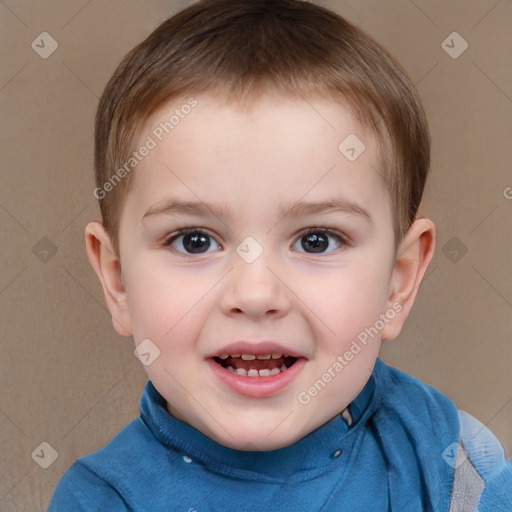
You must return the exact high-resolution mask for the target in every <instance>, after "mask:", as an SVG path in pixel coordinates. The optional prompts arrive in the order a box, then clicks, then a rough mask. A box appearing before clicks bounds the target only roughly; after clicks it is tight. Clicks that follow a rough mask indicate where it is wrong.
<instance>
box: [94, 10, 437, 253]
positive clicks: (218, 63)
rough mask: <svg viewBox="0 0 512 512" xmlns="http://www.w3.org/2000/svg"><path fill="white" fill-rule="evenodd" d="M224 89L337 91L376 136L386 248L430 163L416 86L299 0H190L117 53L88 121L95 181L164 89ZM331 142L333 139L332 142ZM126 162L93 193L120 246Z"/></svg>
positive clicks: (339, 23) (117, 161)
mask: <svg viewBox="0 0 512 512" xmlns="http://www.w3.org/2000/svg"><path fill="white" fill-rule="evenodd" d="M203 91H208V92H212V93H215V94H218V95H219V97H223V98H225V99H226V100H229V101H232V100H234V99H236V100H239V101H240V104H242V103H243V102H244V100H247V99H250V98H255V97H256V96H257V95H258V94H261V93H265V92H266V91H272V92H282V93H285V94H289V95H295V96H298V97H304V98H305V97H312V96H313V95H315V94H316V95H318V94H320V95H323V96H325V97H329V98H334V99H336V98H338V99H339V100H341V101H343V102H344V103H345V104H346V105H348V107H349V108H350V110H351V111H352V113H353V114H354V115H355V117H356V119H357V120H358V121H359V122H360V123H361V125H362V126H364V127H366V128H367V129H369V130H372V132H373V133H375V134H376V135H377V140H378V141H379V142H380V146H381V162H382V174H381V175H382V178H383V179H384V181H385V183H386V186H387V189H388V191H389V194H390V196H391V201H392V204H393V213H394V233H395V248H396V247H397V245H398V243H399V242H400V241H401V239H402V238H403V236H404V235H405V234H406V233H407V231H408V229H409V227H410V225H411V223H412V222H413V220H414V218H415V216H416V213H417V210H418V207H419V204H420V201H421V198H422V195H423V189H424V186H425V181H426V178H427V174H428V170H429V165H430V134H429V131H428V126H427V122H426V118H425V113H424V110H423V107H422V106H421V103H420V101H419V99H418V96H417V94H416V92H415V89H414V85H413V84H412V83H411V81H410V80H409V79H408V78H407V76H406V74H405V73H404V71H403V70H402V68H401V67H400V65H399V64H398V63H397V62H396V61H395V60H394V59H393V57H391V56H390V55H389V54H388V53H387V52H386V50H384V49H383V48H382V47H381V46H380V45H379V44H378V43H376V42H375V41H374V40H373V39H372V38H371V37H370V36H368V35H367V34H365V33H364V32H363V31H361V30H360V29H359V28H357V27H356V26H354V25H352V24H351V23H349V22H348V21H346V20H345V19H343V18H342V17H341V16H339V15H338V14H336V13H334V12H332V11H331V10H329V9H327V8H324V7H322V6H320V5H317V4H314V3H312V2H306V1H302V0H200V1H198V2H196V3H194V4H192V5H190V6H189V7H187V8H185V9H183V10H181V11H180V12H178V13H177V14H175V15H174V16H172V17H170V18H169V19H167V20H166V21H164V22H163V23H162V24H161V25H160V26H159V27H158V28H157V29H156V30H154V31H153V32H152V33H151V34H150V35H149V36H148V37H147V38H146V39H145V40H144V41H143V42H142V43H140V44H139V45H137V46H136V47H135V48H134V49H133V50H132V51H130V52H129V53H128V54H127V55H126V56H125V57H124V59H123V60H122V62H121V63H120V65H119V66H118V68H117V70H116V71H115V72H114V74H113V76H112V78H111V79H110V81H109V83H108V84H107V86H106V88H105V90H104V92H103V94H102V96H101V99H100V102H99V106H98V110H97V114H96V126H95V177H96V186H97V187H98V188H97V189H96V190H102V187H103V186H104V184H106V183H107V182H108V181H109V180H111V182H112V179H113V177H115V176H114V174H115V173H116V170H118V169H120V168H121V167H122V166H123V164H125V163H126V161H127V160H128V159H129V158H130V152H131V151H133V150H134V144H135V142H136V140H137V138H138V137H139V135H140V133H141V131H142V129H143V127H144V124H145V122H146V121H147V119H148V118H149V116H151V114H153V113H154V112H155V111H157V110H158V109H159V108H160V107H162V106H163V104H164V103H165V102H167V101H169V100H171V99H173V98H179V97H186V96H187V95H189V96H190V95H192V94H199V93H201V92H203ZM340 142H341V141H340ZM132 175H133V173H123V179H119V175H118V176H117V178H118V183H113V185H114V186H110V187H108V188H109V189H110V191H109V192H108V194H105V193H104V192H103V193H102V194H101V195H100V196H99V195H97V194H96V193H95V196H96V197H97V198H98V199H99V202H100V209H101V214H102V219H103V224H104V226H105V229H106V230H107V232H108V233H109V235H110V237H111V240H112V245H113V247H114V250H115V252H116V256H118V257H119V256H120V254H119V221H120V215H121V210H122V206H123V202H124V198H125V196H126V193H127V192H128V190H129V188H130V183H131V181H132V178H133V176H132Z"/></svg>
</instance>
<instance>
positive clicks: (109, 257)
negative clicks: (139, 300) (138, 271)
mask: <svg viewBox="0 0 512 512" xmlns="http://www.w3.org/2000/svg"><path fill="white" fill-rule="evenodd" d="M85 246H86V249H87V255H88V257H89V261H90V263H91V265H92V267H93V268H94V270H95V272H96V274H97V275H98V277H99V278H100V281H101V286H102V287H103V292H104V293H105V300H106V301H107V306H108V309H109V310H110V314H111V315H112V323H113V325H114V329H115V330H116V331H117V332H118V333H119V334H120V335H121V336H132V335H133V329H132V325H131V320H130V314H129V310H128V302H127V295H126V290H125V287H124V283H123V277H122V275H121V265H120V263H119V260H118V258H117V256H116V255H115V254H114V251H113V249H112V243H111V241H110V236H109V235H108V233H107V232H106V230H105V228H104V227H103V224H101V223H100V222H90V223H89V224H87V226H86V228H85Z"/></svg>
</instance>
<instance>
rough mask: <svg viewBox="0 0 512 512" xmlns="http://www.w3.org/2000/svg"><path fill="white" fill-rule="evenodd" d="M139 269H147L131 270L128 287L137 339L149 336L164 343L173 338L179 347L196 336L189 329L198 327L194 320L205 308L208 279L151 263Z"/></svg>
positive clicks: (208, 285)
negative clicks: (141, 269) (181, 342)
mask: <svg viewBox="0 0 512 512" xmlns="http://www.w3.org/2000/svg"><path fill="white" fill-rule="evenodd" d="M132 268H133V267H132ZM139 268H143V269H148V270H146V271H139V272H135V273H132V275H131V276H130V281H129V282H130V286H129V287H127V293H128V303H129V309H130V316H131V319H132V326H133V329H134V337H135V341H136V342H138V341H140V340H141V339H143V338H150V339H154V340H155V342H159V344H162V345H165V344H167V343H168V341H170V340H172V341H173V344H172V345H173V346H176V343H174V342H178V344H179V341H180V340H183V341H185V340H186V339H187V337H190V336H193V332H190V331H191V330H194V326H198V323H197V322H196V323H195V322H193V319H194V318H197V315H200V314H201V311H202V309H203V308H204V307H205V304H204V302H205V301H202V299H203V298H205V296H206V295H207V293H208V290H209V289H210V288H211V283H209V280H208V279H202V278H199V277H197V276H196V277H195V278H194V277H192V276H190V275H188V274H185V273H183V272H179V270H171V269H170V268H169V267H167V268H165V267H164V268H162V266H161V265H160V266H158V265H152V264H151V263H146V264H144V265H139Z"/></svg>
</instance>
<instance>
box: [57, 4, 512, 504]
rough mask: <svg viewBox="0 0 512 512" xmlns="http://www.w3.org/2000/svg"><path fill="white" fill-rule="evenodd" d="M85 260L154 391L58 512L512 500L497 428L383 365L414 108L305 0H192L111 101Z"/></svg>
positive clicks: (420, 125) (428, 236)
mask: <svg viewBox="0 0 512 512" xmlns="http://www.w3.org/2000/svg"><path fill="white" fill-rule="evenodd" d="M95 143H96V146H95V150H96V153H95V166H96V183H97V188H96V189H95V191H94V195H95V197H97V198H98V199H99V201H100V207H101V213H102V220H103V223H99V222H92V223H90V224H89V225H88V226H87V228H86V244H87V252H88V255H89V259H90V261H91V264H92V266H93V267H94V270H95V271H96V273H97V274H98V277H99V279H100V281H101V284H102V286H103V289H104V292H105V298H106V301H107V304H108V307H109V309H110V311H111V313H112V320H113V325H114V327H115V329H116V331H117V332H118V333H120V334H121V335H123V336H133V337H134V340H135V344H136V349H135V353H136V355H137V357H139V359H140V360H141V362H142V363H143V364H144V368H145V370H146V372H147V374H148V377H149V382H148V383H147V386H146V388H145V390H144V392H143V395H142V399H141V404H140V412H141V413H140V418H137V419H135V420H134V421H133V422H132V423H130V424H129V425H128V426H127V427H126V428H124V429H123V430H122V431H121V432H120V433H119V434H118V435H117V436H116V437H115V438H114V439H113V440H112V441H111V442H110V443H109V444H108V445H107V446H105V447H104V448H103V449H102V450H99V451H98V452H96V453H93V454H91V455H88V456H85V457H82V458H80V459H79V460H78V461H77V462H76V463H75V464H73V466H72V467H71V468H70V469H69V470H68V472H67V473H66V474H65V475H64V476H63V478H62V480H61V481H60V483H59V485H58V487H57V489H56V491H55V494H54V497H53V500H52V502H51V504H50V507H49V510H50V511H51V512H70V511H78V510H81V511H100V510H101V511H109V512H117V511H127V510H130V511H137V512H142V511H147V512H159V511H164V510H165V511H189V512H193V511H197V512H204V511H207V510H209V511H319V510H322V511H341V510H346V511H351V512H356V511H365V512H368V511H404V512H412V511H436V512H437V511H451V512H453V511H465V512H469V511H476V510H479V511H493V512H496V511H510V510H512V465H511V463H510V462H507V461H506V459H505V457H504V453H503V449H502V447H501V445H500V443H499V442H498V441H497V440H496V438H495V437H494V436H493V435H492V434H491V433H490V432H489V431H488V430H487V429H486V428H485V427H484V426H483V425H482V424H480V423H479V422H478V421H477V420H475V419H473V418H472V417H471V416H469V415H468V414H466V413H463V412H459V411H458V410H457V408H456V407H455V405H454V404H453V403H452V402H451V401H450V400H449V399H448V398H447V397H445V396H443V395H441V394H440V393H439V392H438V391H436V390H435V389H433V388H432V387H429V386H427V385H425V384H422V383H421V382H419V381H417V380H415V379H413V378H412V377H410V376H408V375H406V374H404V373H401V372H400V371H398V370H396V369H394V368H391V367H389V366H387V365H385V364H384V363H383V362H382V361H381V360H380V359H379V358H378V354H379V347H380V342H381V340H390V339H393V338H395V337H396V336H397V335H398V334H399V333H400V330H401V328H402V326H403V324H404V322H405V320H406V318H407V316H408V314H409V312H410V310H411V307H412V305H413V302H414V299H415V297H416V293H417V291H418V287H419V285H420V283H421V280H422V278H423V276H424V275H425V272H426V270H427V267H428V265H429V262H430V260H431V258H432V255H433V252H434V245H435V243H434V242H435V228H434V225H433V223H432V222H431V221H430V220H428V219H425V218H419V217H418V216H417V210H418V206H419V204H420V201H421V198H422V193H423V188H424V185H425V180H426V176H427V172H428V169H429V153H430V138H429V133H428V128H427V123H426V121H425V115H424V112H423V109H422V107H421V104H420V103H419V100H418V98H417V96H416V93H415V92H414V88H413V87H412V85H411V83H410V81H409V80H408V79H407V78H406V76H405V74H404V73H403V71H402V70H401V69H400V67H399V66H398V64H397V63H396V62H395V61H394V60H393V59H392V58H391V57H390V56H389V55H388V54H387V53H386V52H385V51H384V50H383V49H382V48H381V47H380V46H379V45H378V44H376V43H375V42H374V41H373V40H372V39H371V38H370V37H369V36H367V35H365V34H364V33H362V32H361V31H360V30H359V29H358V28H356V27H354V26H353V25H351V24H349V23H348V22H347V21H345V20H344V19H342V18H340V17H339V16H338V15H336V14H335V13H333V12H331V11H329V10H327V9H325V8H323V7H321V6H318V5H315V4H313V3H308V2H302V1H298V0H203V1H199V2H197V3H195V4H193V5H191V6H189V7H188V8H186V9H184V10H183V11H181V12H179V13H178V14H176V15H175V16H173V17H172V18H170V19H169V20H167V21H166V22H164V23H163V24H162V25H161V26H160V27H158V28H157V29H156V30H155V31H154V32H153V33H152V34H151V35H150V36H149V37H148V38H147V39H146V40H145V41H144V42H142V43H141V44H140V45H138V46H137V47H136V48H135V49H134V50H132V51H131V52H130V53H129V54H128V55H127V56H126V57H125V58H124V60H123V61H122V63H121V64H120V66H119V67H118V69H117V71H116V72H115V74H114V76H113V77H112V79H111V80H110V82H109V84H108V85H107V87H106V90H105V92H104V93H103V96H102V98H101V100H100V104H99V108H98V113H97V118H96V139H95Z"/></svg>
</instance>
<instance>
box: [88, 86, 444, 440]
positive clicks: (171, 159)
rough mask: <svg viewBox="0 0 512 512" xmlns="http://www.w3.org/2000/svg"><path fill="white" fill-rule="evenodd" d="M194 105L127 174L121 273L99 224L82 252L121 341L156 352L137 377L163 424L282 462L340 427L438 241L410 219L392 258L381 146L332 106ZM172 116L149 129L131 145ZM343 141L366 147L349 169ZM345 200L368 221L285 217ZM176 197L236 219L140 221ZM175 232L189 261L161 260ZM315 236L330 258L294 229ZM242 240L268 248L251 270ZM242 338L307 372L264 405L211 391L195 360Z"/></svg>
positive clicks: (206, 99) (426, 226) (341, 214)
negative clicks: (311, 392)
mask: <svg viewBox="0 0 512 512" xmlns="http://www.w3.org/2000/svg"><path fill="white" fill-rule="evenodd" d="M196 98H197V100H198V106H197V107H196V108H195V109H194V110H192V112H191V113H190V114H189V115H188V116H187V117H186V118H184V119H182V120H181V122H180V124H179V125H178V126H176V127H175V129H174V130H173V131H172V132H171V133H170V134H168V135H166V136H165V137H164V138H163V140H162V141H161V142H159V143H158V144H157V146H156V147H155V148H154V149H152V151H151V152H150V154H149V155H148V156H146V157H145V158H144V160H143V161H142V162H141V163H140V164H139V165H138V166H137V168H136V171H135V172H136V174H135V180H134V182H133V187H132V189H131V190H130V192H129V193H128V195H127V197H126V200H125V204H124V206H123V210H122V215H121V224H120V232H119V237H120V260H118V259H117V258H116V256H115V254H114V252H113V250H112V245H111V241H110V239H109V237H108V235H107V233H106V232H105V230H104V228H103V226H102V224H101V223H100V222H91V223H90V224H88V225H87V227H86V246H87V253H88V256H89V260H90V262H91V264H92V266H93V268H94V270H95V271H96V273H97V275H98V277H99V279H100V281H101V284H102V286H103V290H104V293H105V298H106V301H107V305H108V307H109V310H110V312H111V314H112V320H113V325H114V328H115V329H116V330H117V332H118V333H119V334H121V335H123V336H130V337H131V336H133V338H134V340H135V344H136V345H137V344H139V343H140V342H141V341H142V340H144V339H146V338H149V339H150V340H151V341H152V342H153V343H154V344H155V345H156V346H157V347H158V348H159V350H160V356H159V357H158V358H157V359H156V360H155V361H154V362H153V363H152V364H151V365H150V366H147V367H144V368H145V370H146V372H147V375H148V377H149V378H150V379H151V381H152V382H153V384H154V385H155V387H156V389H157V390H158V391H159V392H160V394H161V395H162V396H163V397H164V398H165V399H166V401H167V410H168V411H169V413H170V414H172V415H173V416H175V417H176V418H178V419H180V420H182V421H185V422H186V423H188V424H190V425H191V426H192V427H194V428H196V429H197V430H199V431H200V432H202V433H203V434H205V435H207V436H208V437H210V438H211V439H213V440H214V441H216V442H217V443H220V444H222V445H224V446H227V447H230V448H234V449H240V450H243V449H248V447H251V448H250V449H260V450H270V449H276V448H280V447H284V446H288V445H290V444H291V443H293V442H295V441H297V440H299V439H301V438H302V437H304V436H306V435H307V434H309V433H310V432H312V431H313V430H315V429H317V428H318V427H320V426H322V425H323V424H325V423H326V422H327V421H329V420H330V419H332V418H333V417H335V416H336V415H338V414H340V412H341V411H343V410H344V409H345V408H346V407H347V405H348V404H350V402H351V401H352V400H353V399H354V398H355V397H356V396H357V395H358V394H359V392H360V391H361V390H362V389H363V387H364V385H365V384H366V382H367V381H368V378H369V377H370V374H371V371H372V369H373V366H374V364H375V360H376V358H377V357H378V353H379V348H380V343H381V341H382V340H391V339H393V338H395V337H396V336H397V335H398V334H399V333H400V331H401V329H402V326H403V324H404V322H405V320H406V318H407V316H408V314H409V312H410V310H411V307H412V305H413V303H414V300H415V297H416V294H417V291H418V287H419V285H420V283H421V280H422V279H423V277H424V275H425V272H426V270H427V267H428V265H429V263H430V261H431V259H432V256H433V253H434V247H435V227H434V224H433V223H432V221H430V220H428V219H425V218H417V219H416V220H415V221H414V223H413V224H412V226H411V228H410V229H409V232H408V233H407V235H406V236H405V238H404V239H403V240H402V242H401V243H400V245H399V247H398V249H397V251H396V253H395V247H394V242H393V222H392V209H391V199H390V197H389V195H388V193H387V191H386V190H385V187H384V185H383V182H382V179H381V178H380V176H379V174H378V170H379V156H378V153H377V145H376V141H375V139H374V137H373V136H372V135H371V134H368V133H365V132H364V131H363V130H362V129H361V128H360V127H359V125H358V124H357V123H356V122H355V121H354V119H353V118H352V116H351V115H350V113H349V111H347V110H346V109H345V108H344V107H343V106H342V105H341V104H340V103H337V102H334V101H332V100H331V101H328V100H322V99H310V100H308V102H306V101H304V100H302V99H295V98H289V97H277V96H276V97H274V96H269V95H267V96H264V97H262V98H259V99H258V100H257V101H255V102H254V104H253V105H251V107H250V108H248V109H242V108H240V107H238V106H237V105H236V104H232V105H228V104H222V103H220V102H219V101H218V100H216V99H215V98H213V97H212V96H211V95H208V94H203V95H199V96H196ZM179 105H180V103H176V102H175V101H174V102H172V104H169V105H166V106H165V107H164V108H162V109H160V110H159V111H158V112H157V113H156V114H155V115H153V116H152V118H151V119H150V120H149V121H148V123H147V125H146V129H145V131H144V132H143V133H142V134H141V137H140V143H142V142H143V141H144V140H146V137H147V136H148V134H151V130H152V129H153V128H154V127H155V126H157V125H158V124H159V123H160V122H161V121H162V120H164V119H166V116H167V118H168V112H171V111H172V110H173V109H174V108H176V107H177V106H179ZM326 121H328V122H326ZM351 133H353V134H356V135H357V136H358V137H359V139H361V140H362V141H363V142H364V144H365V146H366V149H365V151H364V152H363V153H362V154H361V155H360V156H359V158H357V159H356V160H355V161H353V162H351V161H349V160H348V159H347V158H346V157H345V156H344V155H343V154H342V153H341V152H340V151H339V150H338V146H339V144H340V142H341V141H342V140H343V139H345V137H347V135H349V134H351ZM341 196H342V197H343V198H345V199H348V200H350V201H352V202H356V203H358V204H359V205H360V206H361V207H363V208H364V209H365V210H366V211H367V212H368V213H369V215H370V217H371V219H372V220H371V222H370V221H368V220H367V219H365V218H364V217H363V216H362V215H359V214H357V213H354V212H353V211H342V210H340V211H330V212H327V213H315V214H308V215H298V216H297V215H289V216H286V217H284V218H280V217H279V210H278V208H279V206H280V205H281V204H282V203H283V204H288V203H294V202H297V201H299V200H302V201H307V202H315V203H321V202H324V201H327V200H328V199H333V198H335V197H336V198H337V197H341ZM170 197H173V198H179V199H181V200H187V201H204V202H207V203H209V204H213V205H218V204H220V203H225V204H226V205H229V207H230V209H231V214H232V215H231V216H230V217H228V216H226V217H218V216H216V215H214V214H213V213H212V212H211V211H209V210H206V211H205V212H204V213H203V214H199V213H197V214H194V215H181V216H177V215H166V214H160V215H150V216H147V217H146V218H145V219H144V220H143V217H144V214H145V213H146V212H147V211H148V210H149V209H150V208H151V207H154V205H157V204H161V202H162V201H165V200H166V199H167V198H170ZM182 227H191V228H197V230H198V231H200V232H202V233H203V236H205V235H206V236H207V239H208V240H209V242H210V246H209V248H208V249H207V250H206V251H205V252H204V253H200V254H197V253H194V254H191V253H190V252H187V247H189V246H187V245H185V244H184V242H185V238H186V237H185V236H181V237H180V238H177V239H175V240H174V241H173V242H172V245H169V246H164V244H163V242H164V241H165V240H166V239H168V238H169V236H170V235H173V234H174V233H176V231H177V229H178V228H182ZM318 227H328V228H329V229H331V230H332V231H333V232H334V233H333V234H332V235H328V237H327V243H326V244H325V246H324V247H326V249H325V251H323V252H320V253H318V252H309V248H310V246H309V245H306V248H305V247H304V246H303V245H302V241H304V240H305V238H304V237H305V234H304V231H305V230H306V229H308V228H318ZM336 235H338V236H340V237H345V239H346V242H344V241H343V238H340V239H338V238H337V237H336ZM248 236H250V237H253V238H254V239H255V240H256V241H257V242H258V243H259V245H260V246H261V247H262V249H263V253H262V254H261V255H260V256H259V257H258V258H257V259H256V260H255V261H254V262H252V263H247V262H246V261H245V260H244V259H242V258H241V257H240V256H239V255H238V254H237V252H236V248H237V246H238V245H239V244H240V243H241V242H242V241H243V240H244V239H245V238H246V237H248ZM306 239H307V236H306ZM324 240H325V239H324ZM119 261H120V262H121V264H120V262H119ZM393 304H395V305H396V304H400V305H401V310H400V312H396V314H395V315H394V318H393V319H392V320H389V321H388V322H387V323H386V324H385V327H384V328H383V329H382V330H381V331H380V333H379V335H377V336H375V337H374V338H373V339H370V341H369V343H368V344H367V345H366V346H365V347H364V349H363V350H361V352H359V353H358V354H357V355H356V356H354V358H353V359H352V360H351V361H350V363H349V364H348V365H347V366H346V367H345V368H344V369H343V371H341V372H339V373H337V374H336V377H334V378H332V380H331V381H330V382H329V383H328V385H327V386H325V388H324V389H323V390H322V391H321V392H320V393H318V395H317V396H315V397H314V398H313V399H312V400H311V401H310V402H309V403H308V404H307V405H304V404H301V403H299V401H298V400H297V397H298V395H299V393H301V392H303V391H305V390H307V389H308V388H310V386H311V385H312V384H313V383H314V382H315V381H316V380H317V379H318V378H320V376H321V375H322V374H323V373H324V372H325V371H326V370H327V369H328V368H329V367H332V365H333V363H334V362H335V361H336V359H337V356H338V355H341V354H343V353H344V352H345V351H346V350H347V349H348V348H349V347H350V345H351V343H352V341H353V340H354V339H356V337H357V335H358V334H359V333H360V332H362V331H363V330H364V329H365V328H366V327H369V326H372V325H374V324H375V322H376V320H377V319H378V318H379V315H380V314H382V313H384V312H385V311H387V310H389V309H390V308H392V307H393ZM247 339H250V340H253V341H258V340H263V339H267V340H275V341H277V342H279V343H281V344H283V345H285V346H287V347H293V348H294V350H296V351H299V352H300V353H301V354H303V355H304V357H306V358H307V362H306V365H305V366H304V368H303V370H302V371H301V372H300V373H299V374H298V375H297V377H296V378H295V379H294V380H293V381H292V382H291V383H290V384H289V385H288V386H287V387H286V388H285V389H283V390H282V391H280V392H279V393H278V394H276V395H274V396H271V397H265V398H250V397H245V396H241V395H239V394H237V393H236V392H234V391H232V390H230V389H227V388H226V387H223V386H221V385H220V383H219V382H218V381H217V379H216V378H215V377H214V375H213V374H212V372H211V370H210V368H209V367H208V366H207V365H206V364H205V357H206V356H207V355H208V354H211V353H212V352H214V351H216V350H217V349H220V348H222V347H223V346H225V345H226V344H228V343H232V342H234V341H236V340H247Z"/></svg>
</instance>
